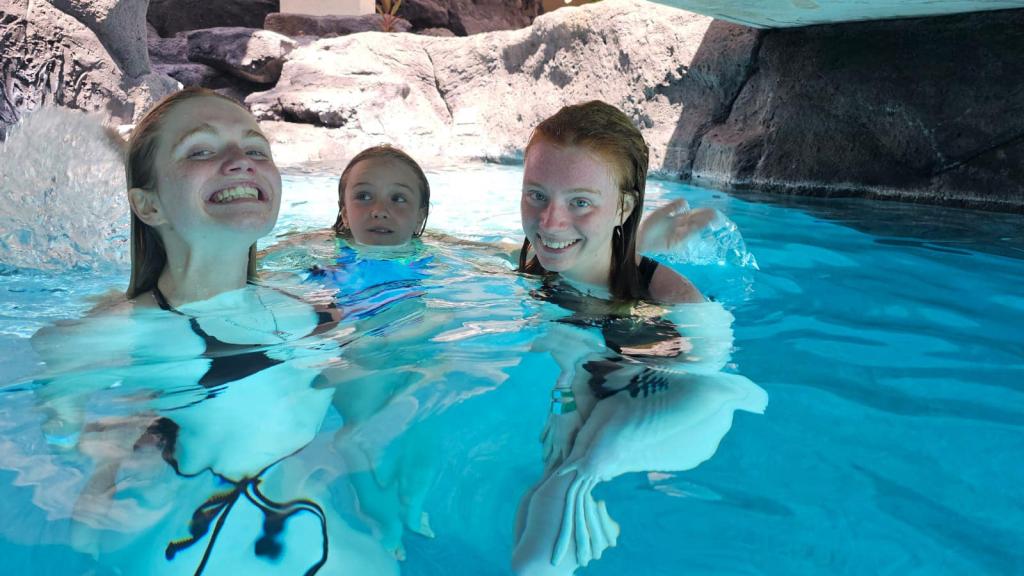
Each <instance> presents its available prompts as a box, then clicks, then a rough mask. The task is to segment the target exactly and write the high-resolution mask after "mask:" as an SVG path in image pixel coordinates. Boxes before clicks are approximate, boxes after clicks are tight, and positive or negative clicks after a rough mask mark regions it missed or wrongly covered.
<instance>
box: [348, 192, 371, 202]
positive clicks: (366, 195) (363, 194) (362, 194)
mask: <svg viewBox="0 0 1024 576" xmlns="http://www.w3.org/2000/svg"><path fill="white" fill-rule="evenodd" d="M352 198H354V199H356V200H369V199H370V193H369V192H356V193H355V194H353V195H352Z"/></svg>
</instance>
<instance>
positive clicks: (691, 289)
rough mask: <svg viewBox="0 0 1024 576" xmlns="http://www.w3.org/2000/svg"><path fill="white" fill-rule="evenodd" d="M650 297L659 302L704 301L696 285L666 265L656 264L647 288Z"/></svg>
mask: <svg viewBox="0 0 1024 576" xmlns="http://www.w3.org/2000/svg"><path fill="white" fill-rule="evenodd" d="M649 290H650V294H651V299H652V300H654V301H655V302H659V303H661V304H692V303H694V302H704V301H705V300H704V295H703V294H701V293H700V290H697V287H696V286H694V285H693V282H690V281H689V280H687V279H686V277H685V276H683V275H681V274H679V273H678V272H676V271H675V270H673V269H671V268H669V267H668V266H663V265H658V268H657V269H655V271H654V276H653V277H652V278H651V286H650V288H649Z"/></svg>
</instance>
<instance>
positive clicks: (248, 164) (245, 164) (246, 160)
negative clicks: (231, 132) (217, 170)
mask: <svg viewBox="0 0 1024 576" xmlns="http://www.w3.org/2000/svg"><path fill="white" fill-rule="evenodd" d="M225 154H226V157H225V159H224V166H223V169H224V172H226V173H229V174H230V173H237V172H242V173H246V172H255V171H256V163H255V161H254V160H253V159H252V158H250V157H249V156H248V154H246V152H245V150H242V149H241V148H238V147H235V146H233V147H231V148H229V149H228V150H227V151H225Z"/></svg>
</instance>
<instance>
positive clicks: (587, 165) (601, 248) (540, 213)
mask: <svg viewBox="0 0 1024 576" xmlns="http://www.w3.org/2000/svg"><path fill="white" fill-rule="evenodd" d="M614 172H615V171H614V169H613V168H612V167H611V166H609V165H608V163H607V162H605V161H604V160H603V159H602V158H601V157H600V156H598V155H597V154H595V153H593V152H591V151H589V150H587V149H586V148H582V147H578V146H559V145H557V144H552V143H549V142H547V141H545V140H543V139H541V140H538V141H536V142H535V143H534V144H533V145H532V146H531V147H530V153H529V154H528V155H527V157H526V166H525V167H524V169H523V197H522V201H521V202H520V211H521V213H522V218H523V231H524V232H525V233H526V237H527V239H529V240H530V243H531V244H532V245H533V247H534V250H535V251H536V253H537V259H538V260H540V264H541V266H543V267H544V268H545V269H546V270H549V271H551V272H558V273H559V274H561V275H562V276H564V277H566V278H568V279H569V280H573V281H576V282H582V283H585V284H591V285H595V286H604V287H607V286H608V275H609V273H610V270H611V258H612V231H613V230H614V229H615V227H616V226H618V225H620V224H621V223H622V222H623V221H624V220H625V218H626V216H628V215H629V212H630V211H631V210H632V198H631V197H629V196H626V197H625V198H626V202H627V203H626V205H625V212H623V211H622V210H620V209H619V203H620V197H621V196H622V194H621V192H620V191H619V186H618V183H617V179H616V177H615V173H614Z"/></svg>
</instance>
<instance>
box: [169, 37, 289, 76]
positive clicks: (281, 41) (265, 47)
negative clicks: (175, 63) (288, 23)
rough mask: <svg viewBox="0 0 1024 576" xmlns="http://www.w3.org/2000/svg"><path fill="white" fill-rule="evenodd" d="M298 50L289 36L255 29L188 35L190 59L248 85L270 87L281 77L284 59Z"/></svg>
mask: <svg viewBox="0 0 1024 576" xmlns="http://www.w3.org/2000/svg"><path fill="white" fill-rule="evenodd" d="M295 46H296V44H295V41H294V40H292V39H291V38H288V37H287V36H283V35H281V34H277V33H276V32H268V31H266V30H257V29H253V28H240V27H226V28H208V29H205V30H194V31H192V32H189V34H188V59H189V60H190V61H192V62H198V63H200V64H207V65H209V66H213V67H214V68H217V69H218V70H223V71H224V72H227V73H228V74H232V75H234V76H237V77H239V78H242V79H244V80H248V81H249V82H255V83H258V84H271V83H274V82H276V81H277V79H278V77H279V76H280V75H281V65H282V63H283V59H284V56H285V55H287V54H288V53H289V52H291V51H292V49H294V48H295Z"/></svg>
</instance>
